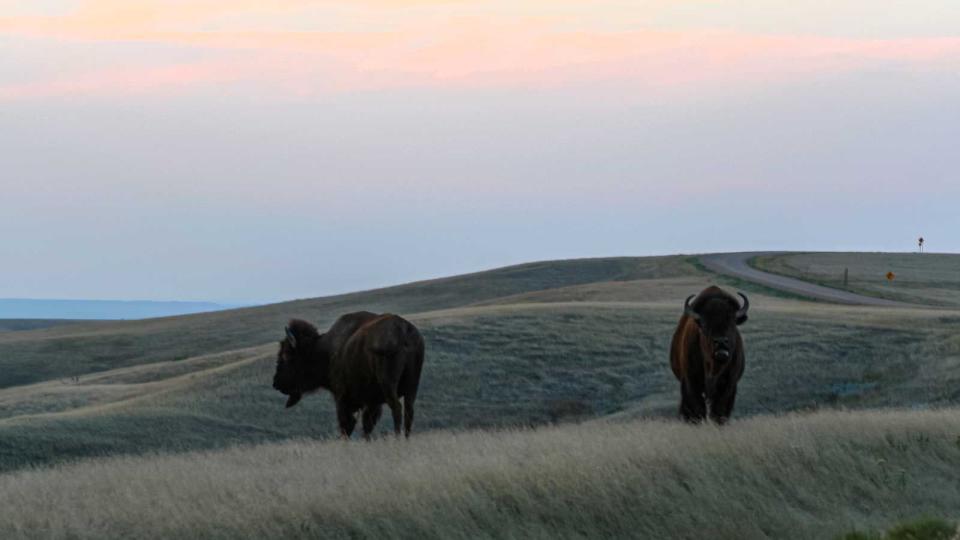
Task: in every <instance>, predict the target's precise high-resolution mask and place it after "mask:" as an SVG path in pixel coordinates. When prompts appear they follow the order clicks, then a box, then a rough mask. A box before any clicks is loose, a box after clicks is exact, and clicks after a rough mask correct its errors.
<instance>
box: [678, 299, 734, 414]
mask: <svg viewBox="0 0 960 540" xmlns="http://www.w3.org/2000/svg"><path fill="white" fill-rule="evenodd" d="M737 294H739V295H740V296H741V297H742V298H743V305H742V306H741V305H740V303H739V302H737V299H736V298H734V297H733V296H731V295H730V294H728V293H726V292H725V291H724V290H723V289H720V288H719V287H707V288H706V289H704V290H703V291H702V292H701V293H700V294H699V295H690V296H689V297H688V298H687V300H686V301H685V302H684V303H683V315H682V316H681V317H680V322H679V323H678V324H677V330H676V332H674V334H673V342H672V343H671V344H670V367H671V368H672V369H673V374H674V375H676V376H677V379H678V380H679V381H680V396H681V397H680V415H681V416H682V417H683V419H684V420H686V421H688V422H700V421H702V420H704V419H705V418H706V417H707V416H708V412H707V411H708V407H709V416H710V419H711V420H713V421H714V422H716V423H717V424H723V423H724V422H726V421H727V419H729V418H730V414H731V413H732V412H733V402H734V401H735V399H736V397H737V382H738V381H739V380H740V377H741V376H742V375H743V368H744V353H743V339H742V338H741V337H740V330H739V329H738V328H737V327H738V326H740V325H741V324H743V323H745V322H747V310H748V309H749V308H750V301H749V300H748V299H747V297H746V295H744V294H743V293H737ZM694 297H696V299H695V300H693V302H692V303H691V302H690V300H691V299H693V298H694Z"/></svg>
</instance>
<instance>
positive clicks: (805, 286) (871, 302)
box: [700, 251, 911, 307]
mask: <svg viewBox="0 0 960 540" xmlns="http://www.w3.org/2000/svg"><path fill="white" fill-rule="evenodd" d="M777 253H780V252H775V251H769V252H764V251H754V252H746V253H712V254H709V255H701V256H700V262H701V263H702V264H703V265H704V266H706V267H707V268H708V269H709V270H711V271H713V272H717V273H720V274H726V275H728V276H733V277H737V278H740V279H745V280H747V281H752V282H753V283H758V284H760V285H765V286H767V287H770V288H773V289H779V290H781V291H787V292H791V293H794V294H799V295H803V296H807V297H810V298H816V299H818V300H826V301H828V302H837V303H839V304H853V305H861V306H887V307H910V306H911V305H910V304H905V303H903V302H895V301H893V300H885V299H883V298H874V297H871V296H863V295H859V294H855V293H852V292H847V291H841V290H839V289H831V288H830V287H823V286H821V285H815V284H813V283H808V282H806V281H801V280H799V279H794V278H790V277H786V276H778V275H776V274H770V273H767V272H761V271H760V270H757V269H756V268H752V267H751V266H750V265H748V264H747V261H748V260H749V259H752V258H753V257H756V256H758V255H776V254H777Z"/></svg>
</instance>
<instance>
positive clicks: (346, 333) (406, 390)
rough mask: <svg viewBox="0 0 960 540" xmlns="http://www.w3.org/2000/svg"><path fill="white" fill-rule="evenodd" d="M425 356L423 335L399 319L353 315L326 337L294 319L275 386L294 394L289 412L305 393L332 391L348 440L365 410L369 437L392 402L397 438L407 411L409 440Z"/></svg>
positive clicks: (364, 313)
mask: <svg viewBox="0 0 960 540" xmlns="http://www.w3.org/2000/svg"><path fill="white" fill-rule="evenodd" d="M423 355H424V345H423V338H422V337H421V336H420V332H419V331H418V330H417V328H416V327H415V326H414V325H413V324H411V323H410V322H408V321H407V320H405V319H403V318H401V317H398V316H397V315H392V314H389V313H385V314H382V315H377V314H375V313H370V312H367V311H358V312H356V313H349V314H346V315H343V316H342V317H340V318H339V319H337V321H336V322H335V323H334V324H333V326H331V327H330V330H328V331H327V332H326V333H325V334H321V333H319V332H318V331H317V328H316V327H315V326H313V325H312V324H310V323H308V322H306V321H303V320H299V319H292V320H291V321H290V323H289V324H288V326H287V327H286V337H285V338H284V339H283V340H282V341H280V350H279V352H278V353H277V371H276V373H275V374H274V377H273V387H274V388H275V389H277V390H279V391H280V392H281V393H282V394H284V395H287V396H289V397H288V399H287V407H288V408H289V407H293V406H294V405H296V404H297V403H298V402H299V401H300V399H301V398H302V397H303V395H304V394H305V393H308V392H313V391H315V390H317V389H320V388H325V389H327V390H329V391H330V393H332V394H333V398H334V401H335V402H336V406H337V423H338V424H339V426H340V434H341V436H343V437H344V438H350V435H352V434H353V428H354V427H355V426H356V424H357V420H356V417H355V415H356V413H357V411H359V410H361V409H363V435H364V437H365V438H369V437H370V432H372V431H373V428H374V426H376V424H377V421H378V420H379V419H380V413H381V410H382V408H383V404H384V403H386V404H387V406H389V407H390V412H392V413H393V428H394V431H395V432H396V434H397V435H400V425H401V413H402V416H403V429H404V433H405V434H406V436H408V437H409V436H410V428H411V426H412V425H413V403H414V401H416V399H417V387H418V386H419V385H420V371H421V369H422V368H423ZM401 398H402V399H403V408H402V409H401V407H400V399H401Z"/></svg>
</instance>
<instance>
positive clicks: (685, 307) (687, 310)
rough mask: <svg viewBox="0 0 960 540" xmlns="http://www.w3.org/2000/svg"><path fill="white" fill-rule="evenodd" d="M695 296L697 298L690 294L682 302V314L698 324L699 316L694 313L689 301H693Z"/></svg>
mask: <svg viewBox="0 0 960 540" xmlns="http://www.w3.org/2000/svg"><path fill="white" fill-rule="evenodd" d="M695 296H697V295H695V294H691V295H690V296H688V297H687V299H686V300H684V302H683V313H684V314H685V315H686V316H687V317H690V318H691V319H693V320H695V321H697V322H700V314H699V313H697V312H696V311H694V310H693V307H692V306H691V305H690V300H693V298H694V297H695Z"/></svg>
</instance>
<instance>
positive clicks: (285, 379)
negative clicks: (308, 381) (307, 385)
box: [273, 337, 303, 407]
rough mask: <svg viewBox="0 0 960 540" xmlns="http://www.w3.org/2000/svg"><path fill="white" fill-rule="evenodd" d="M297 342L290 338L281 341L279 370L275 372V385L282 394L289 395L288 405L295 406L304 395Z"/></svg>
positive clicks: (278, 361) (278, 356)
mask: <svg viewBox="0 0 960 540" xmlns="http://www.w3.org/2000/svg"><path fill="white" fill-rule="evenodd" d="M294 343H295V342H293V343H291V340H290V338H289V337H288V338H287V339H284V340H283V341H281V342H280V350H279V351H278V352H277V371H276V373H274V374H273V387H274V388H275V389H277V390H279V391H280V393H281V394H283V395H285V396H289V399H287V407H293V406H294V405H296V404H297V402H299V401H300V399H301V398H302V397H303V392H302V391H301V390H300V381H301V380H302V379H303V374H302V370H301V369H299V368H300V361H299V359H298V358H297V351H296V346H295V345H294Z"/></svg>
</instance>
